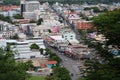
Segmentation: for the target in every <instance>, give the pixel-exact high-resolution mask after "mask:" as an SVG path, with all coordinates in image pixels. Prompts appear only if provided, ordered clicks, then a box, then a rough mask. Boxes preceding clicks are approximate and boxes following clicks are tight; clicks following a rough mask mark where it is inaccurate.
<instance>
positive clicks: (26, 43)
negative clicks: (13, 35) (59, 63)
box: [6, 38, 45, 59]
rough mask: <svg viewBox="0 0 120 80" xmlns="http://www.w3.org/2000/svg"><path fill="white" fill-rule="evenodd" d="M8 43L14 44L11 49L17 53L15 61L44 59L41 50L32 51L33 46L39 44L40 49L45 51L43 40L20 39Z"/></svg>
mask: <svg viewBox="0 0 120 80" xmlns="http://www.w3.org/2000/svg"><path fill="white" fill-rule="evenodd" d="M6 42H7V43H13V45H12V46H11V49H12V50H13V52H15V57H14V58H15V59H30V58H37V57H43V55H41V54H40V52H39V50H31V49H30V46H31V44H34V43H35V44H37V45H38V46H39V47H40V48H43V49H45V46H44V43H43V39H42V38H29V39H27V40H23V39H19V41H17V40H7V41H6Z"/></svg>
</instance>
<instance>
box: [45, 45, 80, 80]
mask: <svg viewBox="0 0 120 80" xmlns="http://www.w3.org/2000/svg"><path fill="white" fill-rule="evenodd" d="M45 45H46V47H47V48H49V49H50V50H51V51H52V52H53V53H55V54H57V56H59V57H60V58H61V59H62V62H61V63H60V64H61V65H62V66H64V67H65V68H66V69H68V71H69V72H70V73H73V76H71V79H72V80H76V79H78V78H79V77H80V70H79V68H78V66H81V62H80V61H78V60H73V59H71V58H69V57H67V56H65V55H63V54H61V53H60V52H58V51H57V50H56V49H54V48H52V47H50V46H48V45H47V44H45Z"/></svg>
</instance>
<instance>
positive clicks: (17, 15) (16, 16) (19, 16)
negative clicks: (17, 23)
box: [13, 14, 23, 19]
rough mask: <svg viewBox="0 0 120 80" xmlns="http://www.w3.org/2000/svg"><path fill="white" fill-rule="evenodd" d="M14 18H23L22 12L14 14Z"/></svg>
mask: <svg viewBox="0 0 120 80" xmlns="http://www.w3.org/2000/svg"><path fill="white" fill-rule="evenodd" d="M13 18H15V19H23V17H22V16H21V15H20V14H16V15H14V16H13Z"/></svg>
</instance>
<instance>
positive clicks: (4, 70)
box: [0, 49, 29, 80]
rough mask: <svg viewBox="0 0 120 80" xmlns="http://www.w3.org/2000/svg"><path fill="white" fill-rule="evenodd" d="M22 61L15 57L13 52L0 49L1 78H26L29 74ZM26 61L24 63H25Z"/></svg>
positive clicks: (23, 79)
mask: <svg viewBox="0 0 120 80" xmlns="http://www.w3.org/2000/svg"><path fill="white" fill-rule="evenodd" d="M21 64H22V63H21V62H19V63H17V62H16V61H15V60H14V59H13V53H11V52H9V51H4V50H2V49H0V68H1V69H0V79H1V80H26V79H28V78H29V75H28V74H27V73H26V70H25V68H23V65H21ZM25 64H26V63H24V65H25Z"/></svg>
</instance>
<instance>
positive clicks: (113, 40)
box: [93, 9, 120, 47]
mask: <svg viewBox="0 0 120 80" xmlns="http://www.w3.org/2000/svg"><path fill="white" fill-rule="evenodd" d="M93 23H94V25H95V27H96V29H97V31H98V33H102V34H103V35H104V36H105V37H106V39H108V40H107V44H108V45H117V46H118V47H119V45H120V40H119V39H120V9H119V10H115V11H111V12H107V13H105V14H101V15H99V16H97V17H94V18H93Z"/></svg>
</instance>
